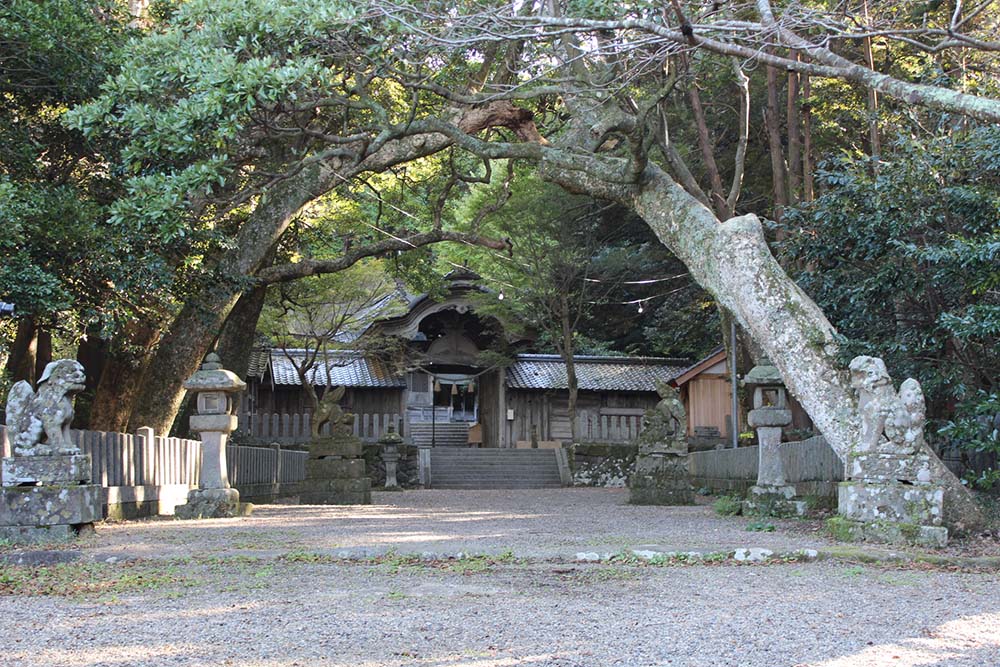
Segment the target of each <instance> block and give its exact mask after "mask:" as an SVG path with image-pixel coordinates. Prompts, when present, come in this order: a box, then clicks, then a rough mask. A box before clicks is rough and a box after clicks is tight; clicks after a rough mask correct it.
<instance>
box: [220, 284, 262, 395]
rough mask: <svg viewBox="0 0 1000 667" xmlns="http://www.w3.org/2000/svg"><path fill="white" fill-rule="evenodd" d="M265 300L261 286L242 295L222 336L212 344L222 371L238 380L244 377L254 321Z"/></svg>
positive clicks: (253, 333) (254, 338) (230, 315)
mask: <svg viewBox="0 0 1000 667" xmlns="http://www.w3.org/2000/svg"><path fill="white" fill-rule="evenodd" d="M266 296H267V286H265V285H258V286H256V287H254V288H253V289H251V290H250V291H249V292H244V293H243V295H242V296H241V297H240V298H239V301H237V302H236V305H235V306H234V307H233V311H232V312H231V313H229V317H228V318H226V324H225V326H223V327H222V335H220V336H219V340H218V341H217V342H216V344H215V350H216V354H218V355H219V358H220V359H222V366H223V368H225V369H227V370H230V371H232V372H234V373H236V374H237V375H239V376H240V377H241V378H242V377H246V374H247V370H248V366H249V363H250V354H251V353H252V352H253V347H254V343H255V341H256V338H257V321H258V320H260V313H261V311H262V310H263V309H264V299H265V297H266Z"/></svg>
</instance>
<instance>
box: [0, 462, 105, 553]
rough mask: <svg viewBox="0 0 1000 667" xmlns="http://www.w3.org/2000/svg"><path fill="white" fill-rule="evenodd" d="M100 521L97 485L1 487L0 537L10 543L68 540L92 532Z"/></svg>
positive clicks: (99, 497) (98, 489) (99, 490)
mask: <svg viewBox="0 0 1000 667" xmlns="http://www.w3.org/2000/svg"><path fill="white" fill-rule="evenodd" d="M88 474H89V473H88ZM100 520H101V487H100V486H97V485H96V484H76V485H45V486H7V487H3V488H2V489H0V537H2V538H4V539H8V540H10V541H12V542H42V541H50V540H66V539H70V538H72V537H75V536H76V535H78V534H79V533H81V532H84V531H92V530H93V527H94V522H95V521H100Z"/></svg>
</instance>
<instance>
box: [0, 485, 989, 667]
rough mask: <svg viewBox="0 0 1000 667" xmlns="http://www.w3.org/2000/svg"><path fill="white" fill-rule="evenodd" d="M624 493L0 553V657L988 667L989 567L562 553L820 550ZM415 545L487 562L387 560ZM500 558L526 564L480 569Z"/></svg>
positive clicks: (326, 511)
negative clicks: (27, 558) (30, 555)
mask: <svg viewBox="0 0 1000 667" xmlns="http://www.w3.org/2000/svg"><path fill="white" fill-rule="evenodd" d="M625 500H626V495H625V492H624V491H620V490H606V489H568V490H552V491H518V492H500V491H496V492H481V491H480V492H459V491H422V492H408V493H403V494H388V493H380V494H376V496H375V504H374V505H371V506H368V507H315V506H265V507H260V508H258V511H257V512H256V513H255V515H254V516H252V517H250V518H243V519H225V520H207V521H187V522H184V521H175V520H169V519H166V520H164V519H161V520H152V521H136V522H125V523H118V524H106V525H101V526H99V528H98V532H97V534H96V535H95V536H92V537H89V538H86V539H84V540H81V542H80V543H79V544H77V545H74V546H73V547H72V549H71V550H64V551H62V552H59V553H56V554H53V553H51V552H50V553H47V554H43V555H45V556H47V557H66V558H70V559H73V558H75V559H76V560H75V561H74V562H70V563H67V564H64V565H59V566H56V567H50V568H45V569H40V570H31V569H25V568H18V567H12V566H10V565H4V564H3V559H2V558H0V593H2V592H3V591H5V590H6V591H8V593H9V592H10V591H16V592H18V591H19V592H21V593H23V592H25V591H29V590H30V591H33V592H35V593H43V594H42V595H32V596H28V595H24V594H14V595H10V594H8V595H0V665H3V666H4V667H8V666H9V667H22V666H23V667H29V666H31V667H34V666H36V665H46V666H52V667H83V666H86V667H123V666H124V667H131V666H133V665H134V666H140V667H145V666H147V665H149V666H160V665H184V666H199V667H200V666H205V667H208V666H213V667H214V666H218V665H241V666H243V665H245V666H248V667H321V666H322V667H376V666H377V667H384V666H388V667H395V666H399V667H403V666H415V667H506V666H510V665H523V666H526V667H606V666H618V665H621V666H629V667H666V666H671V667H673V666H690V667H716V666H718V667H803V666H808V667H868V666H870V667H875V666H878V667H882V666H884V665H896V666H900V667H918V666H925V665H926V666H933V667H951V666H955V667H959V666H962V667H997V666H998V665H1000V576H997V573H996V571H989V572H959V571H950V570H946V569H941V568H938V569H934V568H930V567H929V566H921V565H909V566H906V567H902V566H897V567H892V566H889V565H859V564H856V563H853V562H846V561H840V560H838V561H820V562H808V563H799V562H794V563H792V562H775V561H771V562H769V563H767V564H748V563H741V564H737V563H735V562H734V561H733V560H728V561H726V562H725V563H699V564H691V565H677V564H674V565H670V566H654V565H637V564H635V563H633V562H627V561H625V562H613V563H599V564H598V563H581V562H573V560H574V558H575V557H576V554H578V553H580V552H581V551H594V552H602V553H618V552H620V551H622V550H624V549H627V548H637V547H639V546H640V545H657V546H658V547H659V548H660V549H662V550H678V551H687V550H702V551H726V550H732V549H737V548H740V547H751V546H752V547H762V548H768V549H772V550H774V551H775V552H783V551H791V550H795V549H804V548H820V549H823V548H826V549H829V548H831V547H833V548H835V547H836V545H834V544H832V543H831V542H829V541H828V540H827V539H826V538H824V537H822V536H821V535H820V534H819V533H814V532H811V529H810V524H807V523H803V522H800V521H790V522H777V523H778V530H777V531H775V532H773V533H756V532H753V533H751V532H747V531H746V525H747V523H748V520H747V519H744V518H740V517H730V518H723V517H718V516H715V515H714V514H713V513H712V511H711V509H710V508H708V507H673V508H658V507H633V506H629V505H627V504H626V502H625ZM990 544H991V545H992V543H990ZM990 548H993V547H992V546H990ZM10 551H11V550H10V549H9V548H7V549H0V556H4V554H3V553H2V552H8V553H7V554H6V555H7V556H11V555H12V554H10V553H9V552H10ZM423 552H430V553H433V554H437V555H438V556H448V555H453V554H456V553H458V552H463V553H465V554H470V553H471V554H477V553H480V554H482V553H485V554H494V557H491V558H478V557H474V558H468V557H467V558H464V559H459V560H440V561H435V562H431V561H426V560H412V559H405V558H402V557H400V556H398V555H395V554H411V553H416V554H421V553H423ZM509 552H512V553H513V554H514V555H515V556H516V557H519V558H528V560H526V561H517V560H515V559H514V558H512V557H511V556H504V557H501V558H497V557H495V555H497V554H504V553H509ZM345 553H346V554H347V555H349V556H362V555H366V554H367V555H372V554H388V555H387V556H383V557H382V558H380V559H377V560H374V561H372V560H368V561H353V562H351V561H343V560H340V559H341V558H342V557H343V555H344V554H345ZM542 558H550V559H556V558H561V559H564V560H561V561H559V560H549V561H545V560H540V559H542ZM12 582H13V583H12Z"/></svg>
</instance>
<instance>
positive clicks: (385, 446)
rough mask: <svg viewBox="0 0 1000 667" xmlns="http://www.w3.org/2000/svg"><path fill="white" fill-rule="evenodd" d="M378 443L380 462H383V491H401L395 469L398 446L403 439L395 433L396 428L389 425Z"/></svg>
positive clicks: (397, 459) (397, 458) (397, 462)
mask: <svg viewBox="0 0 1000 667" xmlns="http://www.w3.org/2000/svg"><path fill="white" fill-rule="evenodd" d="M378 444H379V445H381V446H382V462H383V463H385V489H384V490H385V491H402V490H403V489H402V487H401V486H400V485H399V481H398V479H397V475H396V471H397V467H398V464H399V446H400V445H401V444H403V439H402V438H401V437H399V434H398V433H396V429H394V428H393V427H391V426H390V427H389V429H388V430H387V431H386V433H385V435H383V436H382V437H381V438H380V439H379V441H378Z"/></svg>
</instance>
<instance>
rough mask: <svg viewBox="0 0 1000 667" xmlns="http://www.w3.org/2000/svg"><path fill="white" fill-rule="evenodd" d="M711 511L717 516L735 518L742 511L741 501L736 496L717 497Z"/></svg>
mask: <svg viewBox="0 0 1000 667" xmlns="http://www.w3.org/2000/svg"><path fill="white" fill-rule="evenodd" d="M712 509H713V510H715V513H716V514H718V515H719V516H736V515H737V514H740V513H741V512H742V511H743V499H742V498H740V497H738V496H719V498H717V499H716V501H715V502H714V503H712Z"/></svg>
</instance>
